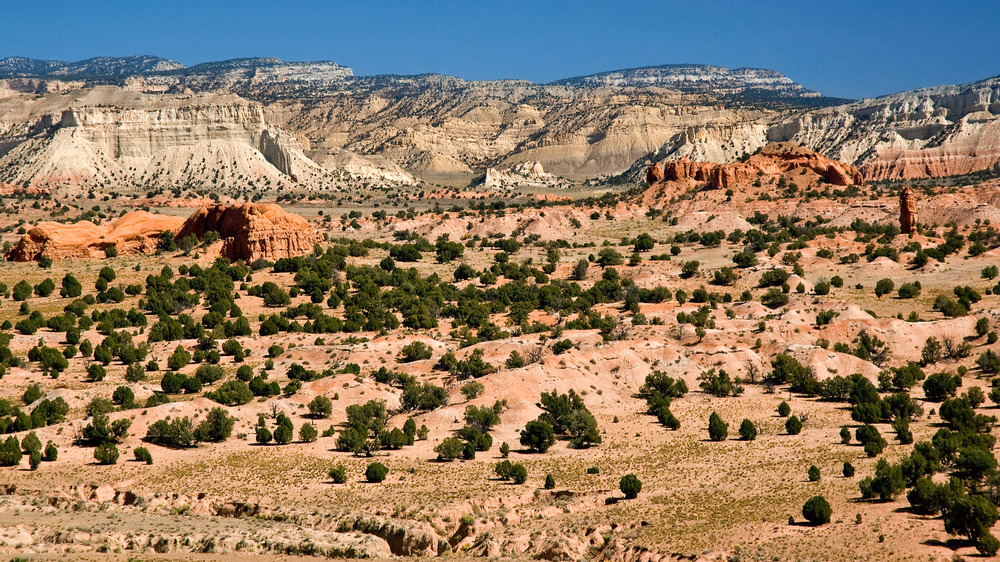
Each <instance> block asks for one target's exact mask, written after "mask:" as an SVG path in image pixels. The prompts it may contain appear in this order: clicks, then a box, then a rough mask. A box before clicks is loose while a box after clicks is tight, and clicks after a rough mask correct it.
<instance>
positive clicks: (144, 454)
mask: <svg viewBox="0 0 1000 562" xmlns="http://www.w3.org/2000/svg"><path fill="white" fill-rule="evenodd" d="M132 454H133V455H135V460H137V461H139V462H144V463H146V464H153V455H152V454H151V453H150V452H149V449H147V448H145V447H136V448H135V450H134V451H132Z"/></svg>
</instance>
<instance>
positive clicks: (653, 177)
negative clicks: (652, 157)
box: [646, 162, 663, 185]
mask: <svg viewBox="0 0 1000 562" xmlns="http://www.w3.org/2000/svg"><path fill="white" fill-rule="evenodd" d="M661 181H663V168H661V167H660V165H659V164H658V163H656V162H653V163H652V164H650V165H649V168H647V169H646V183H648V184H649V185H653V184H654V183H656V182H661Z"/></svg>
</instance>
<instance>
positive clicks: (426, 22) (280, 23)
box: [0, 0, 1000, 98]
mask: <svg viewBox="0 0 1000 562" xmlns="http://www.w3.org/2000/svg"><path fill="white" fill-rule="evenodd" d="M998 30H1000V2H997V1H996V0H979V1H971V0H950V1H947V2H945V1H943V0H934V1H931V0H911V1H906V2H903V1H894V0H888V1H881V0H866V1H846V0H829V1H809V0H798V1H790V0H758V1H744V0H732V1H722V0H686V1H680V2H676V1H658V2H656V1H645V2H640V1H622V2H595V1H587V0H578V1H575V2H563V1H554V0H553V1H547V0H536V1H529V2H522V1H513V0H512V1H503V2H491V3H487V2H483V1H478V0H466V1H443V0H442V1H430V0H428V1H424V2H421V1H418V0H410V1H400V2H374V1H373V2H353V1H340V0H328V1H311V2H305V1H300V2H296V1H287V2H279V1H274V0H271V1H268V2H258V1H255V0H241V1H235V0H224V1H222V0H220V1H214V2H213V1H211V0H201V1H190V0H175V1H166V0H158V1H151V0H132V1H126V0H120V1H102V0H93V1H82V0H72V1H66V0H56V1H45V0H41V1H39V0H33V1H23V0H0V58H4V57H7V56H15V55H17V56H26V57H33V58H48V59H62V60H79V59H83V58H89V57H92V56H102V55H112V56H124V55H133V54H151V55H159V56H162V57H166V58H169V59H173V60H175V61H178V62H181V63H183V64H186V65H192V64H197V63H199V62H205V61H211V60H221V59H227V58H234V57H248V56H276V57H279V58H281V59H284V60H333V61H337V62H339V63H341V64H344V65H346V66H350V67H352V68H353V69H354V71H355V73H357V74H359V75H369V74H385V73H398V74H418V73H426V72H436V73H441V74H450V75H455V76H461V77H463V78H468V79H492V78H522V79H526V80H532V81H535V82H547V81H550V80H555V79H558V78H565V77H570V76H577V75H581V74H590V73H594V72H600V71H604V70H614V69H619V68H629V67H636V66H648V65H658V64H671V63H704V64H714V65H718V66H725V67H730V68H735V67H740V66H752V67H762V68H772V69H774V70H777V71H779V72H782V73H784V74H785V75H787V76H789V77H790V78H792V79H793V80H795V81H797V82H800V83H802V84H803V85H804V86H806V87H807V88H810V89H813V90H818V91H820V92H823V93H824V94H826V95H830V96H839V97H850V98H861V97H874V96H877V95H882V94H888V93H893V92H897V91H902V90H909V89H913V88H918V87H924V86H936V85H941V84H957V83H963V82H971V81H975V80H979V79H983V78H988V77H991V76H996V75H998V74H1000V32H998Z"/></svg>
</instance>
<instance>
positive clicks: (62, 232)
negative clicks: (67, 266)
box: [7, 211, 184, 261]
mask: <svg viewBox="0 0 1000 562" xmlns="http://www.w3.org/2000/svg"><path fill="white" fill-rule="evenodd" d="M182 222H184V219H183V218H181V217H172V216H167V215H157V214H153V213H147V212H145V211H135V212H132V213H128V214H125V215H122V216H121V217H119V218H118V219H115V220H114V221H111V222H110V223H107V224H102V225H95V224H94V223H92V222H89V221H81V222H77V223H73V224H62V223H57V222H43V223H40V224H39V225H38V226H36V227H34V228H32V229H31V230H29V231H28V232H27V233H26V234H25V235H24V236H22V237H21V240H20V241H18V243H17V245H16V246H14V248H13V249H11V250H10V252H8V253H7V259H8V260H10V261H31V260H36V259H38V258H40V257H42V256H46V257H49V258H52V259H64V258H102V257H104V254H105V251H106V250H107V249H108V248H109V247H111V246H114V247H115V249H116V250H118V254H120V255H126V254H141V253H150V252H152V251H154V250H155V249H156V243H157V240H158V239H159V237H160V234H161V233H162V232H164V231H168V232H172V231H174V230H176V229H177V228H178V227H180V225H181V223H182Z"/></svg>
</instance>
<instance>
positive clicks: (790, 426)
mask: <svg viewBox="0 0 1000 562" xmlns="http://www.w3.org/2000/svg"><path fill="white" fill-rule="evenodd" d="M785 431H787V432H788V434H789V435H798V434H799V432H800V431H802V422H801V421H799V418H798V416H792V417H790V418H788V420H787V421H786V422H785Z"/></svg>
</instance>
